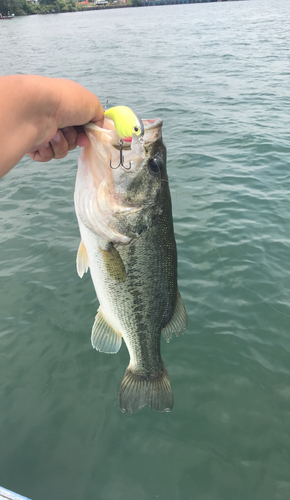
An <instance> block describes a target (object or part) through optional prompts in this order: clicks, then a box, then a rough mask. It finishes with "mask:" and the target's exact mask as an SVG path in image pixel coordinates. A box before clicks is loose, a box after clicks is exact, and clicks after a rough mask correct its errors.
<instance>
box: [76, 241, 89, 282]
mask: <svg viewBox="0 0 290 500" xmlns="http://www.w3.org/2000/svg"><path fill="white" fill-rule="evenodd" d="M88 269H89V258H88V254H87V250H86V247H85V245H84V244H83V242H82V241H81V242H80V246H79V249H78V253H77V273H78V275H79V277H80V278H82V277H83V275H84V273H86V272H87V270H88Z"/></svg>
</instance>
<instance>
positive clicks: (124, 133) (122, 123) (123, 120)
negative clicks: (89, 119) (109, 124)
mask: <svg viewBox="0 0 290 500" xmlns="http://www.w3.org/2000/svg"><path fill="white" fill-rule="evenodd" d="M104 116H106V117H107V118H111V120H113V122H114V124H115V129H116V132H117V134H118V135H119V136H120V137H121V139H123V141H125V142H131V141H132V137H133V134H135V135H136V136H137V137H138V136H142V135H144V125H143V122H142V120H141V119H140V118H139V116H137V115H136V114H135V113H134V111H132V109H131V108H128V107H127V106H114V107H113V108H109V109H107V110H106V111H105V113H104Z"/></svg>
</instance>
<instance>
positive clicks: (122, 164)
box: [110, 139, 131, 170]
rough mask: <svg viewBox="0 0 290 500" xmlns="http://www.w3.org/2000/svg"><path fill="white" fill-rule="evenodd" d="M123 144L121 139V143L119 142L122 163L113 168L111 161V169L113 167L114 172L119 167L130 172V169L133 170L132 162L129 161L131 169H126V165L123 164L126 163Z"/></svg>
mask: <svg viewBox="0 0 290 500" xmlns="http://www.w3.org/2000/svg"><path fill="white" fill-rule="evenodd" d="M123 144H124V142H123V140H122V139H120V141H119V146H120V163H119V165H117V166H116V167H113V166H112V162H111V160H110V167H111V168H112V169H113V170H116V168H119V167H123V168H124V169H125V170H130V168H131V162H130V161H129V167H125V165H124V163H123V162H124V156H123Z"/></svg>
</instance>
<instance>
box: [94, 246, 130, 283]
mask: <svg viewBox="0 0 290 500" xmlns="http://www.w3.org/2000/svg"><path fill="white" fill-rule="evenodd" d="M100 252H101V254H102V257H103V260H104V264H105V266H106V269H107V272H108V274H109V275H110V276H111V278H112V279H113V280H115V281H125V279H126V269H125V266H124V262H123V261H122V258H121V256H120V254H119V252H118V250H117V249H116V248H115V247H114V245H113V244H112V243H109V244H108V245H107V247H106V248H105V249H103V248H101V247H100Z"/></svg>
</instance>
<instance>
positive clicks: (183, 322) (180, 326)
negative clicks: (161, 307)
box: [162, 290, 188, 342]
mask: <svg viewBox="0 0 290 500" xmlns="http://www.w3.org/2000/svg"><path fill="white" fill-rule="evenodd" d="M187 324H188V320H187V314H186V310H185V307H184V303H183V300H182V298H181V296H180V293H179V291H178V290H177V297H176V304H175V309H174V313H173V315H172V318H171V319H170V321H169V323H167V325H166V326H165V328H163V330H162V333H163V336H164V338H165V340H166V342H169V341H170V340H171V339H172V334H173V333H175V335H176V336H177V337H178V334H179V332H181V333H184V331H185V330H186V329H187Z"/></svg>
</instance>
